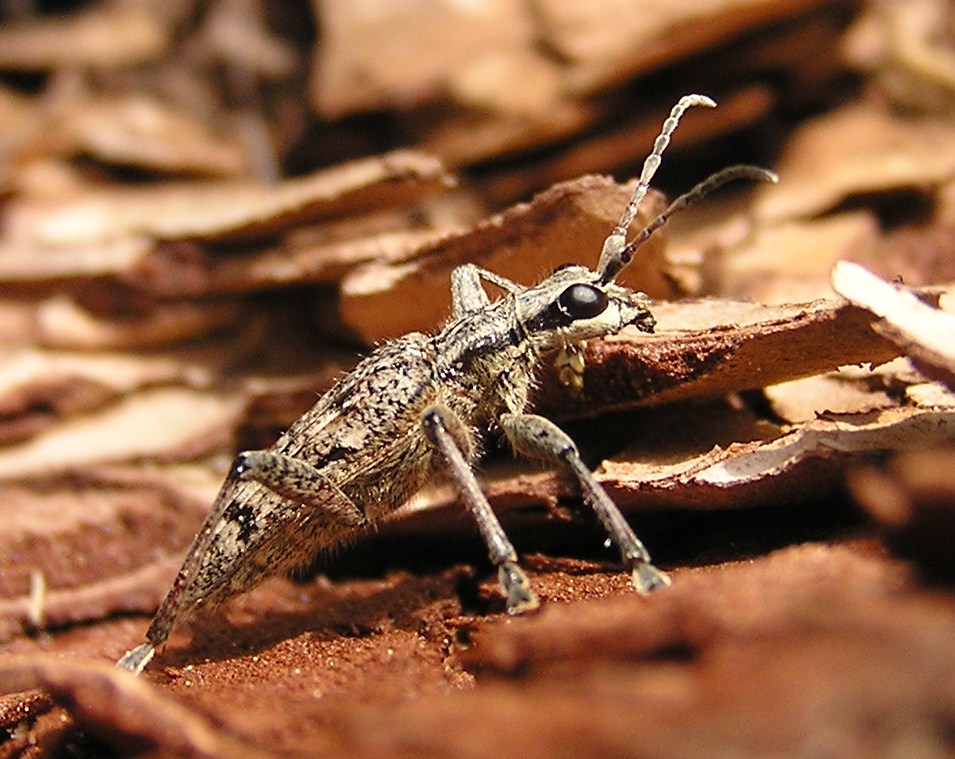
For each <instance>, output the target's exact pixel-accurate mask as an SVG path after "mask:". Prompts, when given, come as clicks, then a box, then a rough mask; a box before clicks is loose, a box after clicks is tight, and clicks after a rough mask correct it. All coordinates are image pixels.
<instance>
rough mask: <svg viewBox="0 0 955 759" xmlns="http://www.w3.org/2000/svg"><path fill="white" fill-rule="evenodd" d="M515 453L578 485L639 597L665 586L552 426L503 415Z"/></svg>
mask: <svg viewBox="0 0 955 759" xmlns="http://www.w3.org/2000/svg"><path fill="white" fill-rule="evenodd" d="M499 424H500V425H501V429H503V430H504V434H506V435H507V438H508V440H509V441H510V443H511V446H512V447H513V448H514V450H515V451H516V452H517V453H521V454H523V455H525V456H530V457H533V458H538V459H544V460H545V461H552V462H564V463H566V464H567V466H568V467H570V470H571V471H572V472H573V473H574V476H575V477H576V478H577V480H578V482H579V483H580V489H581V494H582V495H583V497H584V500H585V501H587V503H588V504H589V505H590V507H591V508H592V509H593V510H594V512H596V514H597V517H598V518H599V519H600V522H601V523H602V524H603V526H604V529H605V530H606V531H607V534H608V535H609V536H610V539H611V540H613V542H614V543H615V544H616V546H617V548H618V549H619V550H620V556H621V558H622V559H623V561H624V563H625V564H626V565H627V567H628V568H629V569H630V570H631V573H632V574H631V576H632V578H633V586H634V588H635V589H636V591H637V592H638V593H640V594H644V593H648V592H650V591H651V590H653V589H654V588H656V587H658V586H660V585H669V584H670V578H668V577H667V576H666V575H665V574H664V573H663V572H661V571H660V570H658V569H657V568H656V567H655V566H653V564H651V563H650V554H649V553H648V552H647V549H646V548H645V547H644V545H643V543H641V542H640V539H639V538H638V537H637V536H636V535H635V534H634V532H633V530H632V529H631V528H630V525H629V524H627V520H626V519H624V518H623V514H621V513H620V509H618V508H617V506H616V504H615V503H614V502H613V501H612V500H610V496H608V495H607V492H606V491H605V490H604V489H603V487H602V486H601V485H600V483H599V482H597V480H596V478H595V477H594V475H593V473H592V472H591V471H590V470H589V469H588V468H587V465H586V464H584V462H583V460H582V459H581V458H580V453H579V452H578V451H577V446H576V445H574V441H573V440H571V439H570V436H569V435H567V433H566V432H564V431H563V430H561V429H560V427H558V426H557V425H556V424H554V423H553V422H551V421H550V420H548V419H545V418H544V417H542V416H537V415H536V414H521V415H515V414H504V415H502V416H501V418H500V420H499Z"/></svg>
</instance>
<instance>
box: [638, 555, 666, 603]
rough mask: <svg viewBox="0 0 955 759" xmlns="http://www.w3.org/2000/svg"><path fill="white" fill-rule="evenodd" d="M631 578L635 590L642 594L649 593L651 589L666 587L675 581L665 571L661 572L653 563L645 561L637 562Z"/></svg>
mask: <svg viewBox="0 0 955 759" xmlns="http://www.w3.org/2000/svg"><path fill="white" fill-rule="evenodd" d="M631 579H632V581H633V588H634V590H636V591H637V593H639V594H640V595H641V596H645V595H648V594H649V593H650V591H652V590H655V589H656V588H660V587H665V586H667V585H670V584H672V582H673V581H672V580H671V579H670V577H669V575H667V574H666V573H665V572H661V571H660V570H659V569H657V568H656V567H655V566H653V565H652V564H644V563H640V564H637V566H635V567H634V568H633V574H632V575H631Z"/></svg>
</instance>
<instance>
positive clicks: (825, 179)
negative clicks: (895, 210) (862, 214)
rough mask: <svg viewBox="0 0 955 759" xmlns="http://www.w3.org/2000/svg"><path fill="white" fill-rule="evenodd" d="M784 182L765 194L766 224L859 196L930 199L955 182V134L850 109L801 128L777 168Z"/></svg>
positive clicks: (762, 213) (758, 205) (879, 111)
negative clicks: (918, 194) (912, 194)
mask: <svg viewBox="0 0 955 759" xmlns="http://www.w3.org/2000/svg"><path fill="white" fill-rule="evenodd" d="M774 168H775V169H776V171H777V172H778V173H779V175H780V177H782V180H783V181H781V182H780V183H779V184H778V185H773V186H771V187H768V186H765V187H761V188H760V189H759V192H758V194H757V197H756V199H755V202H754V205H753V213H754V214H755V216H756V218H757V219H759V220H761V221H763V222H767V223H769V222H779V221H783V220H786V219H794V218H802V217H810V216H815V215H818V214H821V213H823V212H825V211H827V210H830V209H831V208H833V207H834V206H837V205H838V204H839V203H841V202H842V201H844V200H845V199H846V198H848V197H851V196H853V195H864V194H870V193H887V192H892V191H896V190H919V191H923V192H925V191H926V190H928V191H931V190H932V189H933V188H936V187H938V186H939V185H942V184H944V183H945V182H947V181H951V180H952V178H953V177H955V127H953V126H952V125H951V124H950V123H949V122H947V121H945V120H942V119H934V118H903V117H901V116H898V115H895V114H893V113H892V112H890V111H888V110H887V109H886V108H884V107H880V106H878V105H874V104H871V103H865V102H858V103H850V104H848V105H845V106H842V107H840V108H838V109H836V110H833V111H830V112H828V113H825V114H823V115H821V116H818V117H816V118H814V119H811V120H809V121H806V122H804V123H803V124H802V125H800V126H799V127H798V128H797V129H796V131H795V132H794V134H793V136H792V137H791V138H790V140H789V142H788V144H787V146H786V149H785V151H784V153H783V156H782V158H781V159H780V161H779V163H778V164H777V165H776V166H775V167H774Z"/></svg>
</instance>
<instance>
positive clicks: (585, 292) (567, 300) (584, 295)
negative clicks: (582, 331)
mask: <svg viewBox="0 0 955 759" xmlns="http://www.w3.org/2000/svg"><path fill="white" fill-rule="evenodd" d="M608 303H609V301H608V300H607V295H606V293H604V291H603V290H601V289H600V288H599V287H594V286H593V285H584V284H580V283H579V282H578V283H577V284H576V285H571V286H570V287H568V288H567V289H566V290H564V292H562V293H561V294H560V295H559V296H558V297H557V308H558V310H559V311H560V312H561V313H562V314H563V315H564V316H566V317H567V318H569V319H571V320H576V319H592V318H593V317H595V316H597V315H599V314H602V313H603V312H604V309H606V308H607V304H608Z"/></svg>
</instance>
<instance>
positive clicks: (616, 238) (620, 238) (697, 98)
mask: <svg viewBox="0 0 955 759" xmlns="http://www.w3.org/2000/svg"><path fill="white" fill-rule="evenodd" d="M696 105H701V106H705V107H707V108H715V107H716V101H715V100H713V99H712V98H708V97H707V96H706V95H684V96H683V97H681V98H680V101H679V102H678V103H677V104H676V105H675V106H673V108H672V109H671V111H670V115H669V116H668V117H667V119H666V121H664V122H663V128H662V129H661V130H660V134H659V135H657V138H656V140H654V141H653V150H652V151H651V152H650V155H648V156H647V157H646V160H644V162H643V169H642V170H641V171H640V180H639V181H638V182H637V186H636V187H634V188H633V194H632V195H631V196H630V202H629V203H627V207H626V208H624V209H623V216H621V217H620V222H619V223H618V224H617V226H616V227H614V229H613V232H611V233H610V235H609V236H608V237H607V239H606V240H605V241H604V246H603V250H602V251H601V252H600V261H599V263H598V264H597V272H598V273H599V274H600V278H601V281H603V282H609V281H610V280H611V279H613V277H614V275H615V274H616V273H617V272H618V271H620V269H621V268H623V267H622V264H620V265H617V264H619V258H620V251H621V250H623V249H624V247H626V244H627V230H628V229H629V228H630V224H631V223H632V222H633V219H634V217H635V216H636V215H637V209H638V208H639V207H640V202H641V201H642V200H643V198H644V197H645V196H646V194H647V191H648V190H649V189H650V182H651V181H652V180H653V175H654V174H656V173H657V169H658V168H660V161H661V160H662V157H663V151H664V150H666V149H667V146H668V145H669V144H670V137H671V136H672V135H673V132H674V131H676V128H677V125H678V124H679V123H680V117H682V116H683V113H684V111H686V110H687V109H688V108H692V107H693V106H696ZM614 265H617V266H616V268H615V269H614V270H613V272H612V273H608V270H609V269H610V267H611V266H614Z"/></svg>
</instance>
